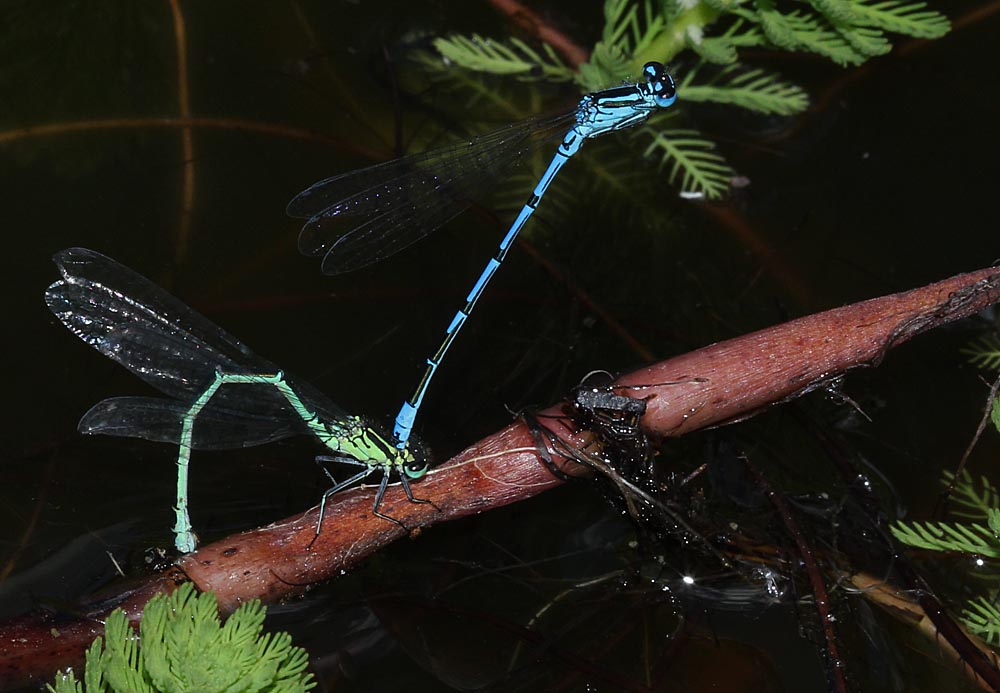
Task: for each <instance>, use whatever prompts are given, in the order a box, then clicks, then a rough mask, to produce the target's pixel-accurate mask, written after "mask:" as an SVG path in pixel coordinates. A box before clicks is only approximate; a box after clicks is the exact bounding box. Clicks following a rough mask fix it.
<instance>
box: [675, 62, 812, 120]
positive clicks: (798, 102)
mask: <svg viewBox="0 0 1000 693" xmlns="http://www.w3.org/2000/svg"><path fill="white" fill-rule="evenodd" d="M695 74H696V73H695V72H694V71H692V72H691V73H689V74H688V76H687V77H686V78H685V80H684V83H682V84H681V85H680V86H679V87H678V92H679V93H681V94H683V95H684V100H685V101H692V102H705V101H711V102H715V103H725V104H731V105H734V106H739V107H741V108H746V109H749V110H752V111H757V112H758V113H768V114H771V113H773V114H776V115H794V114H796V113H801V112H802V111H804V110H806V108H808V107H809V97H808V96H807V95H806V93H805V92H804V91H803V90H802V89H801V88H800V87H798V86H796V85H794V84H790V83H788V82H782V81H780V80H779V79H778V77H777V76H776V75H774V74H771V73H768V72H765V71H764V70H750V71H747V72H743V73H740V72H739V71H737V70H734V69H731V70H725V71H723V72H722V73H721V74H720V75H719V76H718V77H716V78H715V79H714V80H713V83H711V84H697V85H692V84H690V83H689V82H690V81H691V80H692V79H694V76H695ZM730 76H731V79H729V80H728V81H725V82H723V80H726V79H727V78H729V77H730ZM719 82H723V83H719Z"/></svg>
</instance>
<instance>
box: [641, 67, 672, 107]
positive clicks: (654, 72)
mask: <svg viewBox="0 0 1000 693" xmlns="http://www.w3.org/2000/svg"><path fill="white" fill-rule="evenodd" d="M642 75H643V77H645V78H646V84H647V85H648V86H649V89H650V90H651V91H652V93H653V98H654V100H655V101H656V105H657V106H659V107H660V108H667V107H669V106H673V105H674V101H676V100H677V86H676V85H675V84H674V79H673V77H671V76H670V74H669V73H668V72H667V68H666V67H664V65H663V63H657V62H649V63H646V64H645V65H644V66H643V68H642Z"/></svg>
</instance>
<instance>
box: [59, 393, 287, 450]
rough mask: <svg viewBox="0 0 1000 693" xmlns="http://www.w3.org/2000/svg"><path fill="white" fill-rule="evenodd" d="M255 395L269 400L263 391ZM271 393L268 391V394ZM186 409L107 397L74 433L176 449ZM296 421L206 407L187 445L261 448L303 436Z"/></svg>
mask: <svg viewBox="0 0 1000 693" xmlns="http://www.w3.org/2000/svg"><path fill="white" fill-rule="evenodd" d="M247 387H251V388H260V391H259V392H258V393H257V394H260V395H262V396H264V397H265V398H267V397H270V396H271V393H268V392H264V391H263V386H259V385H258V386H247ZM270 389H271V390H272V392H273V390H274V388H273V387H271V388H270ZM189 406H190V405H188V404H183V403H181V402H178V401H176V400H171V399H164V398H162V397H112V398H110V399H105V400H102V401H100V402H98V403H97V404H95V405H94V406H93V407H91V408H90V410H89V411H88V412H87V413H86V414H84V415H83V418H82V419H80V424H79V426H78V429H79V431H80V432H81V433H87V434H101V435H108V436H118V437H124V438H142V439H143V440H152V441H157V442H161V443H174V444H176V443H177V441H178V440H180V437H181V425H182V422H183V420H184V417H185V415H186V414H187V411H188V408H189ZM300 422H301V419H298V420H292V419H290V418H289V419H284V418H280V417H275V416H254V415H252V414H249V413H248V412H246V411H227V410H225V409H221V408H219V407H208V408H206V409H205V410H204V411H202V412H201V413H200V414H199V415H198V418H197V419H196V421H195V424H194V431H193V437H192V442H193V445H192V447H194V448H195V449H199V450H228V449H231V448H240V447H251V446H254V445H263V444H265V443H270V442H273V441H275V440H281V439H283V438H288V437H291V436H295V435H300V434H303V433H306V431H305V430H304V429H303V427H302V426H301V425H299V424H300Z"/></svg>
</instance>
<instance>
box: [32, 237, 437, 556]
mask: <svg viewBox="0 0 1000 693" xmlns="http://www.w3.org/2000/svg"><path fill="white" fill-rule="evenodd" d="M53 260H54V261H55V263H56V265H57V266H58V267H59V271H60V272H61V274H62V276H63V278H62V280H60V281H57V282H56V283H54V284H52V286H50V287H49V288H48V290H47V291H46V292H45V301H46V303H47V304H48V306H49V309H50V310H51V311H52V312H53V313H54V314H55V315H56V317H58V318H59V320H61V321H62V323H63V324H64V325H66V327H68V328H69V329H70V330H71V331H72V332H73V333H74V334H75V335H76V336H78V337H79V338H80V339H82V340H83V341H85V342H86V343H87V344H89V345H90V346H92V347H94V348H95V349H97V350H98V351H100V352H101V353H102V354H104V355H105V356H107V357H108V358H111V359H113V360H115V361H117V362H118V363H120V364H121V365H122V366H124V367H125V368H127V369H128V370H130V371H132V373H134V374H135V375H137V376H139V377H140V378H142V379H143V380H145V381H146V382H147V383H148V384H150V385H152V386H153V387H155V388H156V389H157V390H159V391H160V392H162V393H163V394H165V395H167V397H169V399H167V398H163V397H114V398H111V399H106V400H103V401H101V402H98V403H97V404H95V405H94V406H93V407H92V408H91V409H90V411H88V412H87V413H86V414H85V415H84V416H83V418H82V419H81V420H80V424H79V430H80V431H81V432H82V433H89V434H104V435H112V436H125V437H131V438H143V439H145V440H152V441H159V442H165V443H173V444H176V445H177V446H178V454H177V504H176V506H175V507H174V513H175V523H174V527H173V531H174V534H175V546H176V547H177V549H178V550H179V551H181V552H185V553H187V552H190V551H193V550H194V548H195V545H196V543H197V538H196V536H195V534H194V531H193V529H192V526H191V521H190V517H189V515H188V507H187V506H188V502H187V498H188V490H187V487H188V464H189V462H190V458H191V450H193V449H201V450H205V449H226V448H239V447H248V446H252V445H261V444H264V443H269V442H272V441H276V440H280V439H282V438H287V437H290V436H295V435H312V436H314V437H315V438H317V439H318V440H319V441H320V442H321V443H322V444H323V445H324V446H325V447H326V449H327V452H328V453H331V454H327V455H324V456H321V457H319V458H318V459H319V460H321V461H334V462H339V463H344V464H349V465H352V466H355V467H360V468H361V469H360V471H358V472H357V473H356V474H354V475H353V476H351V477H350V478H349V479H346V480H344V481H341V482H335V484H334V486H333V487H332V488H330V489H329V490H328V491H327V492H326V493H325V494H323V500H322V503H321V504H320V517H319V521H318V523H317V525H316V532H317V534H318V533H319V528H320V524H321V523H322V520H323V512H324V511H325V508H326V501H327V499H328V498H329V497H330V496H331V495H333V494H334V493H336V492H337V491H339V490H341V489H343V488H345V487H347V486H349V485H351V484H354V483H357V482H359V481H361V480H362V479H363V478H365V477H366V476H368V475H369V474H372V473H377V472H381V473H382V480H381V483H380V485H379V489H378V493H377V494H376V497H375V504H374V506H373V512H374V513H375V514H376V515H378V516H379V517H383V518H385V519H387V520H391V521H393V522H397V524H399V522H398V521H397V520H395V518H392V517H389V516H388V515H383V514H382V513H380V512H379V511H378V508H379V504H380V503H381V501H382V497H383V494H384V493H385V490H386V486H387V484H388V481H389V476H390V474H391V473H396V474H398V476H399V479H400V481H401V483H402V485H403V489H404V491H405V492H406V495H407V497H408V498H409V499H410V500H411V501H414V502H428V501H423V500H420V499H417V498H414V497H413V492H412V491H411V489H410V484H409V482H410V481H411V480H416V479H420V478H422V477H423V476H424V475H425V474H426V473H427V470H428V467H429V465H428V462H427V461H426V460H425V457H424V455H423V454H422V452H421V450H420V449H419V447H418V446H414V445H409V446H407V447H405V448H397V447H396V446H395V445H393V444H392V443H391V442H390V438H389V436H388V434H385V433H382V432H381V431H380V430H379V429H378V427H377V426H376V425H375V424H373V423H372V422H370V421H367V420H365V419H363V418H361V417H359V416H354V415H351V414H348V413H346V412H345V411H343V410H342V409H341V408H340V407H338V406H337V405H335V404H334V403H333V402H331V401H330V400H329V399H328V398H327V397H326V396H324V395H323V394H322V393H321V392H319V391H318V390H316V389H315V388H314V387H312V386H311V385H309V384H308V383H304V382H301V381H298V380H295V379H294V378H292V377H291V376H289V375H288V374H287V373H285V372H284V371H283V370H281V369H280V368H278V367H277V366H275V365H274V364H273V363H271V362H269V361H267V360H265V359H263V358H261V357H260V356H257V355H256V354H254V353H253V352H252V351H250V349H249V348H248V347H247V346H246V345H244V344H243V343H242V342H240V341H239V340H237V339H236V338H235V337H233V336H232V335H230V334H229V333H227V332H226V331H225V330H223V329H222V328H220V327H219V326H217V325H215V324H214V323H213V322H211V321H210V320H208V319H207V318H205V317H204V316H202V315H200V314H198V313H196V312H195V311H194V310H192V309H191V308H189V307H187V306H186V305H184V304H183V303H182V302H181V301H179V300H178V299H176V298H174V297H173V296H171V295H170V294H168V293H167V292H166V291H164V290H163V289H161V288H160V287H159V286H157V285H155V284H153V283H152V282H151V281H149V280H148V279H146V278H145V277H143V276H141V275H140V274H138V273H136V272H133V271H132V270H130V269H128V268H127V267H124V266H123V265H120V264H119V263H117V262H115V261H114V260H112V259H111V258H108V257H105V256H104V255H101V254H100V253H97V252H94V251H92V250H87V249H84V248H70V249H68V250H63V251H61V252H59V253H57V254H56V255H55V257H54V258H53ZM331 478H332V477H331ZM334 481H335V480H334Z"/></svg>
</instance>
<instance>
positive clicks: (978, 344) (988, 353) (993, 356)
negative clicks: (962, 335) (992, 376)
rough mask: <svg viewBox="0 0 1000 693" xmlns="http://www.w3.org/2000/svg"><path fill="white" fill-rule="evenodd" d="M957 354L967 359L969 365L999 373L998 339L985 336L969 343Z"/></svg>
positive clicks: (994, 336) (999, 347) (999, 348)
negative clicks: (963, 355)
mask: <svg viewBox="0 0 1000 693" xmlns="http://www.w3.org/2000/svg"><path fill="white" fill-rule="evenodd" d="M958 353H960V354H965V355H966V356H968V357H969V363H971V364H973V365H975V366H978V367H979V368H986V369H988V370H991V371H1000V337H998V336H997V335H995V334H987V335H983V336H982V337H979V338H978V339H975V340H973V341H972V342H969V344H968V345H967V346H964V347H962V348H961V349H959V350H958Z"/></svg>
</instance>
